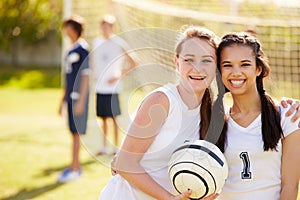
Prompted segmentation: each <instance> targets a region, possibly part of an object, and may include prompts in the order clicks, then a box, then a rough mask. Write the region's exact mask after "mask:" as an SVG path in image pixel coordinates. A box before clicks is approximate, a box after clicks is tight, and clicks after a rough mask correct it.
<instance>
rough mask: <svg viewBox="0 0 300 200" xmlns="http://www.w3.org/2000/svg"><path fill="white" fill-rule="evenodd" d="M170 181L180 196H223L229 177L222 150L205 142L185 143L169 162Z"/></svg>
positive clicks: (196, 197) (193, 197)
mask: <svg viewBox="0 0 300 200" xmlns="http://www.w3.org/2000/svg"><path fill="white" fill-rule="evenodd" d="M168 171H169V177H170V180H171V182H172V184H173V186H174V187H175V189H176V190H177V191H178V192H179V193H182V192H185V191H187V190H188V189H190V190H192V194H191V195H190V198H191V199H199V198H204V197H206V196H208V195H210V194H213V193H216V192H220V191H221V189H222V187H223V186H224V184H225V180H226V178H227V176H228V165H227V162H226V159H225V157H224V155H223V154H222V152H221V151H220V149H219V148H218V147H217V146H216V145H214V144H212V143H210V142H207V141H205V140H196V141H195V142H188V143H184V144H183V145H182V146H180V147H179V148H178V149H176V150H175V151H174V152H173V154H172V156H171V159H170V161H169V168H168Z"/></svg>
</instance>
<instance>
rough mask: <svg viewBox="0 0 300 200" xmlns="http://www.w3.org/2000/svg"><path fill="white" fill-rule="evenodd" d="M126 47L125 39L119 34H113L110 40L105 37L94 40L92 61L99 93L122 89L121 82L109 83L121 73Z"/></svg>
mask: <svg viewBox="0 0 300 200" xmlns="http://www.w3.org/2000/svg"><path fill="white" fill-rule="evenodd" d="M126 49H127V45H126V43H125V41H124V40H123V39H121V38H120V37H118V36H113V37H111V38H110V39H108V40H106V39H104V38H103V37H98V38H96V39H95V40H94V42H93V52H92V55H93V59H92V62H93V68H94V73H95V74H94V75H95V79H96V83H95V84H96V92H97V93H99V94H115V93H119V92H120V91H121V89H122V84H121V82H118V81H117V82H114V83H109V80H110V79H111V78H114V77H118V76H120V75H121V72H122V67H123V64H124V51H125V50H126Z"/></svg>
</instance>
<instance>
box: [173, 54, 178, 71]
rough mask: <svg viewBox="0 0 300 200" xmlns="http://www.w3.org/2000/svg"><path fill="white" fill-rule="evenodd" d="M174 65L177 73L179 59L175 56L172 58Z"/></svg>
mask: <svg viewBox="0 0 300 200" xmlns="http://www.w3.org/2000/svg"><path fill="white" fill-rule="evenodd" d="M174 63H175V66H176V70H177V71H178V69H179V58H178V57H177V55H175V56H174Z"/></svg>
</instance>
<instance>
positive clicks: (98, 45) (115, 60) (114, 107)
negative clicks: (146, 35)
mask: <svg viewBox="0 0 300 200" xmlns="http://www.w3.org/2000/svg"><path fill="white" fill-rule="evenodd" d="M115 22H116V18H115V17H114V16H113V15H104V17H103V18H102V20H101V21H100V30H101V34H102V36H99V37H97V38H96V39H95V40H94V41H93V54H92V55H93V56H92V57H93V68H94V75H95V80H96V83H95V84H96V114H97V117H99V118H100V119H101V122H102V128H103V133H104V134H103V146H102V148H101V149H100V151H99V152H98V155H102V154H109V151H108V149H107V136H108V132H109V130H108V129H109V119H111V121H112V124H113V127H112V129H113V134H114V145H115V147H114V150H113V152H111V153H112V154H114V153H115V152H116V150H117V148H116V146H118V130H119V129H118V125H117V121H116V117H117V116H119V115H120V114H121V109H120V102H119V93H120V92H121V90H122V83H121V80H120V78H121V77H122V76H123V75H124V74H125V73H127V72H129V71H130V70H131V69H133V68H134V67H135V65H136V64H135V61H134V60H133V58H132V57H131V56H129V55H128V54H127V53H126V49H127V47H126V46H127V44H126V42H125V41H124V40H123V39H122V38H120V37H118V36H116V35H115V34H114V33H113V31H114V30H113V29H114V24H115ZM126 64H127V67H124V66H126Z"/></svg>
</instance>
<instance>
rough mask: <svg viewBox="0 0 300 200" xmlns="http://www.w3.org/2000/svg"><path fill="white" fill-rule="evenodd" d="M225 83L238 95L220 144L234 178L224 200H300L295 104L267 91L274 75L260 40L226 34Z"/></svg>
mask: <svg viewBox="0 0 300 200" xmlns="http://www.w3.org/2000/svg"><path fill="white" fill-rule="evenodd" d="M217 57H218V62H217V66H218V69H219V70H220V72H221V75H222V81H223V83H224V85H225V87H226V89H227V90H228V91H230V93H231V95H232V98H233V105H232V107H231V108H230V111H229V113H228V120H227V123H225V126H224V129H223V132H222V134H221V137H220V139H219V141H218V146H219V148H220V149H221V150H223V151H224V155H225V157H226V159H227V162H228V166H229V176H228V178H227V180H226V183H225V186H224V188H223V190H222V192H221V194H220V196H219V199H220V200H253V199H259V200H260V199H263V200H296V199H297V195H298V187H299V179H300V167H299V166H300V156H299V155H300V129H299V127H298V122H299V119H298V120H297V121H296V122H297V123H293V122H292V120H291V118H292V116H290V117H286V116H285V115H286V112H287V111H288V109H289V107H290V106H288V107H287V108H284V107H283V106H281V105H280V104H278V103H275V102H274V101H273V100H272V98H271V97H270V96H269V95H268V94H267V93H266V92H265V89H264V78H265V77H267V76H268V75H269V72H270V67H269V65H268V63H267V58H266V57H265V55H264V53H263V50H262V47H261V45H260V43H259V41H258V40H257V39H256V38H254V37H253V36H251V35H249V34H247V33H243V32H241V33H231V34H227V35H225V36H224V37H223V38H222V40H221V43H220V44H219V47H218V50H217Z"/></svg>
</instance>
